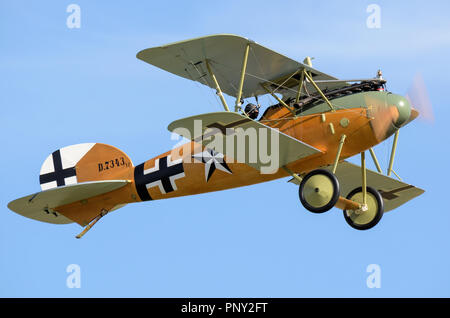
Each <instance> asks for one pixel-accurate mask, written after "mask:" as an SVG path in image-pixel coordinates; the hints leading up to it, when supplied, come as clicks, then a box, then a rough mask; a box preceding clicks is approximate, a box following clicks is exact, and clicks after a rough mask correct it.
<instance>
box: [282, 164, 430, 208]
mask: <svg viewBox="0 0 450 318" xmlns="http://www.w3.org/2000/svg"><path fill="white" fill-rule="evenodd" d="M326 169H328V170H332V167H328V168H326ZM366 171H367V172H366V173H367V185H368V186H370V187H372V188H374V189H376V190H378V191H379V192H380V194H381V196H382V197H383V201H384V212H388V211H390V210H393V209H396V208H398V207H399V206H401V205H402V204H405V203H406V202H408V201H410V200H412V199H414V198H415V197H418V196H419V195H421V194H422V193H424V192H425V191H424V190H422V189H420V188H417V187H415V186H412V185H409V184H407V183H404V182H401V181H399V180H396V179H393V178H390V177H388V176H386V175H383V174H380V173H378V172H375V171H373V170H369V169H367V170H366ZM336 177H337V178H338V180H339V185H340V188H341V196H343V197H346V196H347V195H348V194H349V193H350V191H352V190H353V189H355V188H357V187H360V186H361V182H362V180H361V167H360V166H357V165H355V164H352V163H350V162H347V161H343V162H340V163H339V164H338V167H337V169H336ZM289 182H292V183H295V184H298V181H297V180H296V179H291V180H289Z"/></svg>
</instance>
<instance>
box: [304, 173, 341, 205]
mask: <svg viewBox="0 0 450 318" xmlns="http://www.w3.org/2000/svg"><path fill="white" fill-rule="evenodd" d="M339 192H340V191H339V182H338V180H337V178H336V176H335V175H334V174H333V173H332V172H330V171H328V170H324V169H317V170H313V171H311V172H310V173H308V174H307V175H306V176H305V177H304V178H303V179H302V182H301V183H300V188H299V197H300V201H301V203H302V204H303V206H304V207H305V209H307V210H309V211H311V212H314V213H323V212H326V211H328V210H330V209H331V208H332V207H334V206H335V204H336V202H337V201H338V199H339Z"/></svg>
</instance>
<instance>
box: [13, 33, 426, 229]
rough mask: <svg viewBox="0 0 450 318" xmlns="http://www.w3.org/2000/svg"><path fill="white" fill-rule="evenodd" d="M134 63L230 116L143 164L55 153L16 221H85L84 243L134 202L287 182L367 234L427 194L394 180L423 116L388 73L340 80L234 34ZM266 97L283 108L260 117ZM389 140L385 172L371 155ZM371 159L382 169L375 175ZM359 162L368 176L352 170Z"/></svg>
mask: <svg viewBox="0 0 450 318" xmlns="http://www.w3.org/2000/svg"><path fill="white" fill-rule="evenodd" d="M137 58H138V59H140V60H142V61H144V62H147V63H149V64H151V65H153V66H156V67H157V68H160V69H162V70H165V71H167V72H170V73H173V74H175V75H178V76H181V77H184V78H186V79H189V80H192V81H195V82H198V83H201V84H203V85H206V86H208V87H210V88H211V89H213V90H215V91H216V93H217V96H218V101H219V100H220V102H219V105H220V104H221V107H223V111H218V112H210V113H205V114H200V115H196V116H192V117H188V118H183V119H179V120H176V121H174V122H172V123H170V124H169V126H168V129H169V131H171V132H174V133H176V134H177V135H179V136H182V137H183V138H185V139H184V140H185V142H184V143H182V144H180V145H177V146H176V147H174V148H173V149H171V150H169V151H168V152H166V153H163V154H161V155H159V156H156V157H154V158H152V159H150V160H147V161H145V162H143V163H141V164H138V165H136V166H135V165H133V162H132V161H131V159H130V158H129V157H128V156H127V155H126V154H125V153H124V152H123V151H121V150H119V149H117V148H115V147H113V146H109V145H106V144H102V143H84V144H77V145H72V146H68V147H64V148H61V149H59V150H56V151H55V152H53V153H52V154H51V155H49V156H48V157H47V158H46V159H45V160H44V163H43V164H42V167H41V170H40V175H39V182H40V185H41V190H42V191H40V192H37V193H34V194H31V195H28V196H25V197H22V198H20V199H17V200H14V201H12V202H10V203H9V204H8V207H9V208H10V209H11V210H12V211H14V212H16V213H18V214H21V215H23V216H25V217H28V218H31V219H34V220H38V221H42V222H48V223H54V224H67V223H73V222H75V223H78V224H79V225H81V226H82V227H84V229H83V230H82V232H81V233H80V234H79V235H77V236H76V237H77V238H80V237H82V236H83V235H84V234H85V233H86V232H87V231H88V230H89V229H91V228H92V226H93V225H94V224H95V223H96V222H97V221H98V220H99V219H100V218H102V217H103V216H104V215H106V214H107V213H109V212H111V211H114V210H117V209H119V208H121V207H123V206H125V205H127V204H129V203H135V202H142V201H151V200H159V199H168V198H173V197H180V196H187V195H195V194H200V193H206V192H211V191H220V190H225V189H230V188H235V187H242V186H248V185H252V184H256V183H261V182H266V181H271V180H275V179H279V178H285V177H290V180H289V182H291V183H292V184H295V185H297V186H298V189H299V199H300V202H301V204H302V205H303V207H304V208H306V209H307V210H308V211H311V212H313V213H324V212H326V211H329V210H330V209H332V208H333V207H336V208H338V209H341V210H343V215H344V219H345V220H346V222H347V223H348V224H349V225H350V226H351V227H353V228H355V229H358V230H367V229H370V228H372V227H374V226H375V225H376V224H377V223H378V222H379V221H380V219H381V217H382V216H383V213H384V212H387V211H390V210H393V209H395V208H397V207H399V206H400V205H402V204H404V203H406V202H408V201H409V200H411V199H413V198H415V197H417V196H419V195H420V194H422V193H423V192H424V190H422V189H420V188H417V187H415V186H412V185H409V184H407V183H404V182H403V181H402V180H401V179H400V177H398V175H397V174H396V172H394V170H393V164H394V158H395V152H396V147H397V141H398V135H399V129H400V128H401V127H403V126H405V125H407V124H408V123H410V122H411V121H412V120H414V119H415V118H416V117H417V116H418V111H417V110H416V109H414V108H413V107H412V106H411V103H410V101H409V100H408V99H407V98H405V97H403V96H401V95H397V94H394V93H391V92H389V91H387V90H386V80H384V79H383V78H382V74H381V72H380V71H379V72H378V74H377V76H376V77H373V78H362V79H351V80H340V79H337V78H335V77H333V76H330V75H327V74H325V73H322V72H320V71H318V70H317V69H315V68H313V66H312V63H311V58H309V57H306V58H305V60H304V61H303V63H300V62H297V61H294V60H292V59H290V58H288V57H286V56H284V55H281V54H279V53H277V52H274V51H272V50H270V49H268V48H266V47H264V46H262V45H259V44H258V43H256V42H254V41H251V40H249V39H246V38H244V37H240V36H236V35H227V34H220V35H212V36H205V37H200V38H196V39H191V40H186V41H181V42H177V43H172V44H167V45H164V46H160V47H153V48H149V49H144V50H142V51H140V52H138V53H137ZM225 95H227V96H225ZM263 95H267V96H268V97H270V98H272V97H273V99H274V100H275V102H274V104H270V105H268V107H267V109H266V110H265V111H264V113H262V114H260V113H259V109H260V106H259V102H258V101H259V99H258V98H259V97H261V96H263ZM230 101H232V102H230ZM253 101H254V103H253ZM233 103H234V105H233ZM246 103H247V105H245V104H246ZM230 108H231V109H230ZM258 117H259V118H258ZM390 136H394V137H393V146H392V151H391V155H390V160H389V166H388V168H387V170H386V173H383V171H382V169H381V167H380V164H379V162H378V160H377V157H376V155H375V152H374V150H373V147H374V146H376V145H377V144H379V143H381V142H383V141H385V140H386V139H388V138H389V137H390ZM238 141H239V142H238ZM367 151H368V152H369V153H370V155H371V157H372V159H373V161H374V164H375V167H376V169H377V171H372V170H370V169H367V168H366V156H365V154H366V152H367ZM269 155H270V156H269ZM356 155H359V156H360V159H361V166H358V165H355V164H353V163H350V162H349V161H347V160H346V159H348V158H350V157H353V156H356ZM391 175H395V176H396V178H393V177H392V176H391Z"/></svg>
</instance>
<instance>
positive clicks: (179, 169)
mask: <svg viewBox="0 0 450 318" xmlns="http://www.w3.org/2000/svg"><path fill="white" fill-rule="evenodd" d="M156 160H159V164H158V165H159V167H158V170H156V171H153V172H150V173H144V163H145V162H144V163H141V164H140V165H138V166H136V167H135V168H134V182H135V184H136V191H137V193H138V195H139V198H140V199H141V200H142V201H149V200H152V197H151V196H150V194H149V193H148V190H147V185H148V184H150V183H153V182H156V181H160V182H161V184H162V187H163V189H164V191H165V193H168V192H172V191H174V188H173V186H172V183H171V181H170V177H173V176H176V175H178V174H182V173H184V169H183V163H182V162H180V163H177V164H174V165H171V166H169V165H167V157H163V158H159V159H156ZM156 160H155V162H156Z"/></svg>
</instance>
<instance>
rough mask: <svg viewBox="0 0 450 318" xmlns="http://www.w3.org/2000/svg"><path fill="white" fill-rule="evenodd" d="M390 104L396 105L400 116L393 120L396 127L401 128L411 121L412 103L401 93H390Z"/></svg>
mask: <svg viewBox="0 0 450 318" xmlns="http://www.w3.org/2000/svg"><path fill="white" fill-rule="evenodd" d="M387 102H388V105H389V106H394V107H395V108H396V109H397V111H398V117H397V118H395V119H394V120H393V124H394V125H395V127H396V128H400V127H402V126H403V125H405V124H406V123H407V122H409V119H410V118H411V109H412V108H411V104H410V103H409V101H408V100H407V99H406V98H405V97H403V96H400V95H395V94H390V95H388V100H387Z"/></svg>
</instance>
